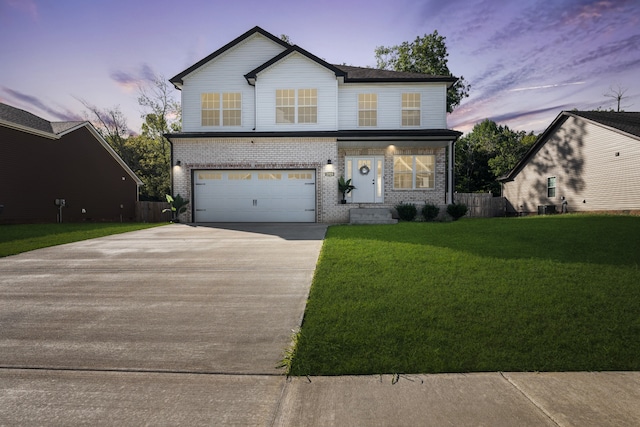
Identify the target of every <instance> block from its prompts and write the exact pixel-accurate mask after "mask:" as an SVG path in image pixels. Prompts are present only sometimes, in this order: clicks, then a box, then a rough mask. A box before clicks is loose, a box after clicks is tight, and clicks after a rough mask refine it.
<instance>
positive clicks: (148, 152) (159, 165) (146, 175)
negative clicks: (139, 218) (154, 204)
mask: <svg viewBox="0 0 640 427" xmlns="http://www.w3.org/2000/svg"><path fill="white" fill-rule="evenodd" d="M160 144H161V143H160V142H159V141H158V140H157V139H153V138H150V137H149V136H147V135H136V136H131V137H129V138H128V139H127V140H126V142H125V146H126V149H127V151H128V152H129V153H130V159H131V160H130V161H131V163H128V165H129V167H130V168H131V170H133V172H134V173H135V174H136V175H137V176H138V178H140V179H141V180H142V182H143V183H144V185H143V186H142V187H140V200H155V201H160V200H164V199H165V197H166V195H167V194H169V193H170V192H171V180H170V175H169V166H168V163H169V153H168V152H163V149H162V147H161V146H160Z"/></svg>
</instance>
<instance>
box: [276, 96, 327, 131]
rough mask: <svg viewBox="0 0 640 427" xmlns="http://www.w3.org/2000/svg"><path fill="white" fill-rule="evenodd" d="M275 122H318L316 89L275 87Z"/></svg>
mask: <svg viewBox="0 0 640 427" xmlns="http://www.w3.org/2000/svg"><path fill="white" fill-rule="evenodd" d="M296 95H297V96H296ZM276 123H282V124H287V123H291V124H293V123H318V90H317V89H297V90H296V89H276Z"/></svg>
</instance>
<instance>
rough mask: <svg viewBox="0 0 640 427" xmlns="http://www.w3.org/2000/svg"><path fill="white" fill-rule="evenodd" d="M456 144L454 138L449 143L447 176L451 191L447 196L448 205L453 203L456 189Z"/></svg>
mask: <svg viewBox="0 0 640 427" xmlns="http://www.w3.org/2000/svg"><path fill="white" fill-rule="evenodd" d="M455 144H456V140H455V139H454V140H453V141H451V143H450V144H449V170H448V171H447V175H448V176H447V178H448V181H449V191H447V197H446V203H447V204H448V205H450V204H451V203H453V193H454V191H455V188H456V187H455V182H454V181H453V180H454V173H453V171H454V170H455Z"/></svg>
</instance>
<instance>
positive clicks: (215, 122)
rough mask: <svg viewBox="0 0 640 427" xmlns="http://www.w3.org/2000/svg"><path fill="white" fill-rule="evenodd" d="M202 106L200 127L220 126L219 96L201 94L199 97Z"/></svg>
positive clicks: (217, 94)
mask: <svg viewBox="0 0 640 427" xmlns="http://www.w3.org/2000/svg"><path fill="white" fill-rule="evenodd" d="M200 101H201V104H202V126H220V94H219V93H203V94H202V95H200Z"/></svg>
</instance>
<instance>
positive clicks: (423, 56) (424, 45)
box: [375, 30, 471, 113]
mask: <svg viewBox="0 0 640 427" xmlns="http://www.w3.org/2000/svg"><path fill="white" fill-rule="evenodd" d="M375 55H376V61H377V67H378V68H380V69H383V70H395V71H405V72H411V73H423V74H431V75H436V76H447V77H452V76H453V74H451V72H450V71H449V66H448V65H447V63H448V59H447V57H448V56H449V53H448V52H447V46H446V44H445V37H443V36H441V35H439V34H438V31H437V30H435V31H434V32H433V33H432V34H425V35H424V36H423V37H419V36H418V37H416V39H415V40H414V41H413V42H412V43H409V42H403V43H402V44H400V45H398V46H389V47H385V46H378V47H377V48H376V50H375ZM470 88H471V86H470V85H469V84H468V83H467V82H466V81H465V80H464V77H463V76H460V78H459V79H458V80H457V81H456V82H455V83H454V84H453V85H452V86H451V88H449V89H448V91H447V111H448V112H449V113H450V112H452V111H453V110H454V109H455V107H457V106H458V105H460V102H462V100H463V99H464V98H466V97H467V96H469V89H470Z"/></svg>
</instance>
